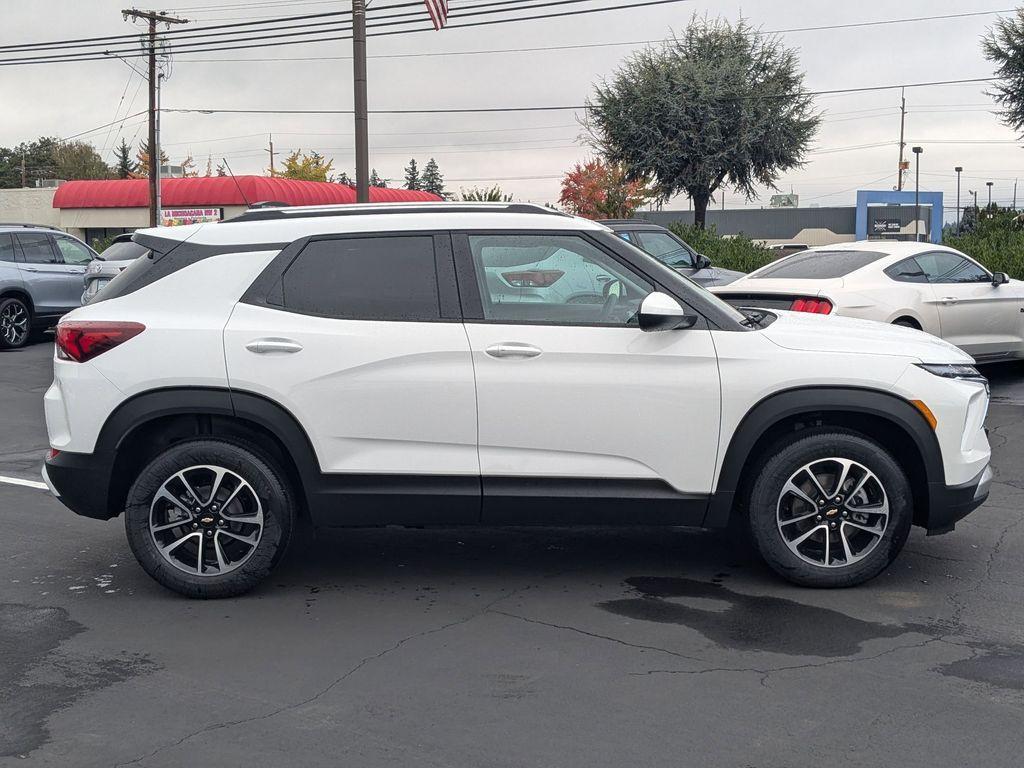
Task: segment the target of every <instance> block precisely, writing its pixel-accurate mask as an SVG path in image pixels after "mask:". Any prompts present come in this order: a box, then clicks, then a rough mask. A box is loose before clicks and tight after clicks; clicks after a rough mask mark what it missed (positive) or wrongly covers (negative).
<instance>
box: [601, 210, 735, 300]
mask: <svg viewBox="0 0 1024 768" xmlns="http://www.w3.org/2000/svg"><path fill="white" fill-rule="evenodd" d="M600 223H602V224H604V225H605V226H607V227H608V228H609V229H611V230H612V232H614V233H615V234H617V235H618V236H619V237H621V238H622V239H623V240H625V241H626V242H627V243H632V244H633V245H635V246H636V247H637V248H641V249H643V250H645V251H647V253H649V254H651V255H652V256H653V257H654V258H656V259H658V261H660V262H662V263H663V264H667V265H668V266H670V267H672V269H674V270H676V271H678V272H680V273H682V274H684V275H686V276H687V277H688V278H690V279H691V280H693V281H694V282H695V283H697V284H699V285H703V286H706V287H707V286H712V285H728V284H729V283H731V282H732V281H733V280H736V279H738V278H741V277H743V273H742V272H736V271H735V270H732V269H722V268H721V267H716V266H713V265H712V264H711V259H709V258H708V257H707V256H705V255H703V254H700V253H697V252H696V251H695V250H693V248H691V247H690V246H689V245H687V244H686V242H685V241H684V240H683V239H682V238H681V237H679V236H678V235H676V234H675V233H674V232H672V230H669V229H665V227H659V226H658V225H657V224H651V223H650V222H649V221H643V220H642V219H623V220H615V219H609V220H607V221H602V222H600Z"/></svg>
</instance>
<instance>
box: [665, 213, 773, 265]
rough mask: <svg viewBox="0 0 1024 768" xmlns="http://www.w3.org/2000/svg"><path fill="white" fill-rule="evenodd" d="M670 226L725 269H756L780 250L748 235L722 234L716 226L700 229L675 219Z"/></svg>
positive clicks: (715, 263) (769, 260)
mask: <svg viewBox="0 0 1024 768" xmlns="http://www.w3.org/2000/svg"><path fill="white" fill-rule="evenodd" d="M668 228H669V229H670V230H672V231H673V232H675V233H676V234H677V235H678V236H679V237H681V238H683V240H685V241H686V242H687V243H688V244H689V245H690V247H691V248H693V250H695V251H696V252H697V253H703V254H704V255H705V256H707V257H708V258H709V259H711V263H712V264H714V265H715V266H716V267H721V268H722V269H735V270H737V271H739V272H753V271H754V270H755V269H757V268H759V267H763V266H764V265H765V264H767V263H769V262H771V261H774V260H775V259H777V258H778V254H777V253H773V252H772V251H769V250H768V249H767V248H763V247H762V246H760V245H758V244H757V243H755V242H754V241H753V240H751V239H750V238H749V237H747V236H746V235H736V236H734V237H722V236H721V235H719V234H718V232H716V231H715V228H714V227H713V226H712V227H709V228H708V229H699V228H698V227H696V226H694V225H693V224H684V223H683V222H680V221H674V222H672V223H671V224H669V226H668Z"/></svg>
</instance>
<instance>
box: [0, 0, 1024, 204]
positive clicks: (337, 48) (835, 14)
mask: <svg viewBox="0 0 1024 768" xmlns="http://www.w3.org/2000/svg"><path fill="white" fill-rule="evenodd" d="M181 2H182V5H179V6H175V7H171V8H167V10H169V11H178V12H180V14H181V15H183V16H186V17H188V18H189V19H195V20H196V21H197V22H198V23H202V24H209V23H216V22H222V21H223V22H225V23H226V22H228V21H229V20H252V19H255V18H257V17H260V16H279V15H291V14H295V13H307V12H308V13H317V12H324V11H329V10H334V9H339V10H345V9H348V8H349V7H350V3H349V2H330V1H329V0H312V1H311V2H305V3H300V2H298V1H297V0H280V1H279V2H276V3H273V4H271V0H253V2H252V3H250V4H249V5H250V6H251V7H249V8H245V9H242V8H240V6H241V5H242V2H241V0H225V2H224V3H222V4H221V5H220V7H217V6H216V5H215V4H214V2H213V0H181ZM392 2H394V0H376V4H377V5H378V6H380V5H387V4H390V3H392ZM477 2H478V0H451V2H450V5H451V8H452V10H453V12H455V11H457V10H458V9H459V8H460V6H461V7H463V8H465V7H466V6H468V5H472V4H475V3H477ZM125 4H126V3H125V2H124V0H32V2H24V0H0V19H2V23H0V45H9V44H13V43H23V42H36V41H48V40H56V39H62V38H75V37H89V36H100V35H117V34H125V33H127V32H131V31H132V30H133V29H134V28H133V27H132V25H131V24H130V23H127V22H124V21H123V20H122V18H121V13H120V9H121V8H122V7H124V6H125ZM617 4H621V3H620V2H612V0H595V2H594V3H591V4H590V5H617ZM199 6H202V8H199ZM1008 6H1009V3H1007V2H1005V0H1004V1H1003V2H998V1H997V0H996V1H994V2H991V3H988V4H986V3H984V2H983V3H981V4H971V3H963V2H962V1H958V0H904V2H902V3H890V4H877V3H876V4H871V5H862V4H859V3H850V2H848V1H844V2H839V1H838V0H822V1H821V2H783V1H782V0H761V1H758V2H754V3H750V2H748V3H746V4H743V5H741V4H738V3H735V2H680V3H677V4H669V5H662V6H654V7H648V8H637V9H632V10H619V11H610V12H607V13H597V14H593V15H589V16H576V17H570V18H567V19H549V20H544V21H534V22H524V23H517V24H503V25H498V26H492V27H482V28H469V29H447V30H444V31H441V32H433V31H432V30H431V31H427V32H423V33H421V34H409V35H401V36H394V37H378V38H376V39H374V38H371V39H370V41H369V51H370V55H371V56H388V55H394V54H410V53H417V54H418V53H427V54H437V55H429V56H420V57H415V58H409V57H406V58H371V60H370V62H369V101H370V108H371V109H401V108H406V109H408V108H435V107H487V106H523V105H572V104H581V103H582V102H583V101H584V100H585V99H586V98H587V96H588V95H589V94H590V93H591V86H592V83H593V82H594V81H595V80H597V79H598V78H600V77H601V76H605V75H609V74H611V73H612V72H613V71H614V70H615V68H616V66H617V65H618V63H619V62H620V61H622V59H623V58H624V57H626V56H627V55H628V54H629V52H630V51H631V50H632V49H633V48H635V47H637V46H636V45H615V46H605V47H592V48H579V49H574V50H547V51H533V52H507V49H514V48H536V47H543V46H552V45H570V44H595V43H600V44H606V43H622V42H631V43H632V42H635V41H643V40H652V39H658V38H662V37H664V36H665V35H667V34H668V33H669V32H670V31H671V30H673V29H680V28H682V27H684V26H685V25H686V23H687V21H688V20H689V18H690V16H691V14H693V13H694V12H696V13H700V14H703V13H707V14H710V15H719V16H723V17H725V18H727V19H730V20H736V19H737V18H738V17H739V16H740V14H741V13H742V14H743V15H745V16H746V17H747V18H748V19H749V20H750V21H751V22H752V23H754V24H755V25H759V26H761V27H762V28H763V29H765V30H783V29H792V28H795V27H808V26H818V25H825V24H846V23H857V22H864V21H871V20H876V19H898V18H909V17H917V16H934V15H938V14H944V13H964V12H973V11H988V10H1003V9H1005V8H1007V7H1008ZM370 7H371V13H372V10H373V3H371V6H370ZM995 18H996V16H995V15H994V14H993V15H987V16H978V17H973V18H961V19H955V20H934V21H922V22H917V23H909V24H891V25H885V26H877V27H868V28H853V29H841V30H829V31H816V32H787V33H785V34H784V35H783V37H784V40H785V42H786V43H787V44H788V45H790V46H793V47H795V48H796V49H798V51H799V53H800V57H801V61H802V65H803V67H804V69H805V70H806V72H807V78H806V83H807V85H808V86H809V87H810V88H811V89H813V90H827V89H834V88H851V87H858V86H871V85H880V84H890V83H898V82H919V81H934V80H950V79H963V78H973V77H987V76H990V75H991V66H990V65H989V64H988V62H986V61H985V60H984V58H983V57H982V55H981V52H980V48H979V38H980V36H981V35H982V34H983V33H984V31H985V29H986V27H987V26H988V25H990V24H991V23H992V21H993V20H994V19H995ZM499 50H500V51H506V52H494V53H484V54H470V55H456V54H458V53H459V52H466V51H487V52H490V51H499ZM350 54H351V42H350V41H347V40H344V41H337V42H331V43H319V44H308V45H295V46H281V47H273V48H265V49H257V50H243V51H236V52H226V53H210V54H196V55H193V56H187V55H178V56H176V57H175V59H174V62H173V69H172V72H171V76H170V79H169V81H168V82H167V83H166V85H165V88H164V92H163V106H164V107H167V108H278V109H281V108H300V109H301V108H314V109H315V108H321V109H350V108H351V105H352V88H351V79H352V68H351V61H350V60H349V59H347V58H341V59H335V60H330V59H328V58H326V57H347V56H349V55H350ZM294 57H303V58H309V59H311V60H302V61H286V60H276V61H252V59H267V58H273V59H287V58H294ZM214 58H219V59H230V60H229V61H216V62H215V61H210V60H211V59H214ZM242 59H249V61H240V60H242ZM140 86H141V87H140ZM984 90H985V86H984V85H976V84H975V85H960V86H943V87H930V88H914V89H908V90H907V106H908V111H909V116H908V119H907V141H908V145H909V144H920V145H922V146H923V147H924V148H925V154H924V155H923V157H922V164H921V170H922V175H921V179H922V183H921V186H922V188H923V189H928V188H931V189H937V190H941V191H944V192H946V193H947V198H946V202H947V205H953V204H954V198H953V197H952V195H954V194H955V174H954V173H953V168H954V166H956V165H962V166H964V167H965V169H966V170H965V174H964V185H963V186H964V193H963V194H964V198H966V197H967V189H979V188H980V189H981V190H982V193H981V201H982V203H984V202H985V199H986V195H987V192H986V188H985V186H984V184H985V181H987V180H992V181H994V182H995V186H994V188H993V190H994V191H993V197H994V199H996V200H999V201H1009V200H1010V198H1012V196H1013V186H1014V179H1015V177H1016V176H1017V175H1018V174H1019V175H1020V176H1022V177H1024V157H1022V155H1021V149H1019V148H1018V146H1017V145H1016V144H1015V143H1014V138H1015V137H1014V134H1013V132H1012V131H1010V130H1009V129H1007V128H1005V127H1003V126H1002V125H1001V124H1000V123H999V121H998V119H997V118H996V117H995V116H994V115H993V114H992V111H991V110H992V106H991V100H990V99H989V97H987V96H986V95H985V93H984ZM0 94H2V96H0V103H2V105H3V108H2V109H0V145H5V146H9V145H11V144H16V143H18V142H20V141H22V140H26V139H33V138H35V137H37V136H40V135H55V136H60V137H66V136H71V135H73V134H77V133H80V132H82V131H87V130H89V129H90V128H94V127H95V126H98V125H101V124H104V123H108V122H110V121H111V120H114V119H119V118H121V117H122V116H124V115H126V114H131V113H134V112H138V111H140V110H142V109H144V108H145V105H146V93H145V87H144V84H143V83H142V80H141V78H140V77H139V76H137V75H135V74H133V73H132V72H131V70H130V69H129V68H128V66H126V65H125V64H124V63H123V62H121V61H117V60H113V61H100V62H82V63H76V64H61V65H57V64H53V65H43V66H19V67H0ZM818 105H819V107H820V109H821V110H822V111H823V112H825V123H824V125H823V126H822V129H821V131H820V132H819V134H818V137H817V140H816V151H815V152H814V153H812V154H811V155H809V156H808V158H807V159H808V162H807V165H806V167H805V168H803V169H802V170H799V171H796V172H793V173H790V174H787V175H786V176H785V177H783V178H782V179H781V180H780V181H779V186H780V187H781V188H782V191H785V192H789V191H791V190H792V191H793V192H796V193H798V194H799V195H800V198H801V205H808V204H818V205H822V206H824V205H841V204H850V203H852V202H853V200H854V190H856V189H858V188H874V189H886V188H892V187H893V185H894V184H895V180H896V161H897V152H898V150H897V147H896V141H897V138H898V133H899V110H898V105H899V92H898V91H881V92H872V93H864V94H844V95H837V96H826V97H821V98H820V99H819V101H818ZM141 120H142V118H131V119H129V120H127V121H125V122H124V124H123V126H122V125H118V126H115V127H114V128H113V129H112V130H107V129H104V130H103V131H99V132H95V133H90V134H88V135H87V136H86V137H85V138H87V139H89V140H91V141H92V142H93V143H94V144H95V145H96V146H97V148H98V149H101V150H103V154H104V156H105V157H106V158H107V159H108V160H109V159H110V150H111V149H112V148H113V146H114V145H115V144H116V143H117V142H118V140H119V137H120V135H124V136H125V137H127V139H128V140H129V141H133V142H136V143H137V142H138V140H139V139H140V138H144V136H145V127H144V125H143V124H142V122H141ZM269 133H273V134H274V142H275V147H276V149H277V151H278V162H280V160H281V158H282V157H283V155H284V154H285V153H286V152H287V151H289V150H290V149H294V148H300V147H301V148H302V149H304V150H308V149H316V150H318V151H320V152H322V153H324V154H325V155H327V156H329V157H332V158H334V161H335V168H336V169H338V170H345V171H348V172H349V173H350V174H352V173H353V171H354V161H353V153H352V118H351V116H349V115H304V116H295V115H291V116H290V115H224V114H220V115H199V114H167V115H165V116H164V118H163V145H164V148H165V151H166V152H167V153H168V154H169V155H170V156H171V160H172V162H178V161H180V160H181V159H182V158H183V157H184V156H186V155H187V154H188V153H191V154H192V155H193V156H194V158H195V160H196V163H197V165H198V166H199V167H200V169H203V168H205V165H206V159H207V157H208V156H210V155H212V157H213V160H214V163H215V164H216V163H217V162H218V161H219V159H220V158H221V157H227V159H228V162H229V163H230V164H231V167H232V169H233V170H234V172H235V173H236V174H242V173H261V172H262V171H263V169H265V168H266V167H267V163H268V155H267V153H266V152H265V151H263V149H264V148H265V147H266V146H267V134H269ZM579 133H580V129H579V126H578V124H577V120H576V116H575V115H574V114H573V113H572V112H534V113H506V114H461V115H436V116H423V115H402V116H371V117H370V146H371V165H373V166H374V167H376V168H377V169H378V171H379V172H380V174H381V175H382V176H384V177H387V178H391V179H400V178H401V175H402V168H403V166H404V165H405V164H406V162H407V161H408V159H409V157H416V158H417V159H418V160H419V161H420V163H421V165H422V163H423V162H425V161H426V160H427V159H428V158H429V157H432V156H433V157H435V158H436V159H437V161H438V163H439V164H440V166H441V170H442V172H443V173H444V175H445V177H446V179H447V180H448V187H449V189H451V190H457V189H458V188H459V187H469V186H474V185H477V184H481V185H482V184H485V183H486V181H487V180H494V181H496V182H498V183H500V184H501V186H502V187H503V188H504V189H505V190H506V191H510V192H512V193H514V195H515V197H516V199H519V200H533V201H537V202H548V201H554V200H556V199H557V196H558V178H559V177H560V175H561V174H562V173H563V172H564V171H565V170H566V169H567V168H569V167H571V165H572V164H573V163H574V162H576V161H577V160H583V159H585V158H586V157H587V155H588V153H587V150H586V149H585V148H584V147H582V146H580V143H579V141H578V135H579ZM986 141H987V142H1002V143H977V142H986ZM879 142H891V144H889V145H886V146H881V147H869V148H862V149H849V148H850V147H857V146H859V145H863V144H875V143H879ZM951 142H975V143H951ZM837 150H838V151H837ZM908 155H909V151H908ZM527 177H529V178H527ZM910 185H911V188H912V185H913V178H912V176H911V177H910ZM1021 199H1024V187H1022V189H1021ZM767 202H768V194H767V193H766V194H765V195H763V196H762V197H761V198H760V199H759V200H755V201H752V202H749V203H748V202H746V201H745V200H744V199H743V198H742V197H740V196H738V195H735V194H731V193H730V194H727V195H726V200H725V203H726V206H727V207H736V206H740V205H754V206H760V205H767ZM669 207H674V208H685V207H686V201H685V199H681V200H677V201H675V202H674V203H673V204H672V205H670V206H669Z"/></svg>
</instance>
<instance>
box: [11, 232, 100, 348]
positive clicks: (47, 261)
mask: <svg viewBox="0 0 1024 768" xmlns="http://www.w3.org/2000/svg"><path fill="white" fill-rule="evenodd" d="M95 258H96V252H95V251H94V250H93V249H92V248H90V247H89V246H87V245H86V244H85V243H83V242H82V241H81V240H78V239H77V238H74V237H72V236H71V235H68V234H65V233H64V232H61V231H60V230H58V229H53V228H50V227H39V226H35V225H32V224H0V349H10V348H13V347H22V346H24V345H25V344H27V343H28V341H29V338H31V335H32V331H33V330H39V329H42V328H48V327H50V326H51V325H54V324H55V323H56V322H57V320H59V319H60V317H61V315H63V314H65V313H66V312H70V311H71V310H72V309H74V308H75V307H77V306H79V305H80V304H81V295H82V276H83V275H84V274H85V270H86V267H87V266H88V264H89V262H90V261H92V260H93V259H95Z"/></svg>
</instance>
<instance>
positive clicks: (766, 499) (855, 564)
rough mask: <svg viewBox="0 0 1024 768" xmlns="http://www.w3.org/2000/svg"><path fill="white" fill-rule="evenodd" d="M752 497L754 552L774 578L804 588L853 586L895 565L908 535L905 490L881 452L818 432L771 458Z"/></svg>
mask: <svg viewBox="0 0 1024 768" xmlns="http://www.w3.org/2000/svg"><path fill="white" fill-rule="evenodd" d="M769 453H770V454H771V455H772V456H773V458H772V459H770V460H769V461H768V462H767V463H766V464H765V465H764V467H763V468H762V470H761V472H760V474H759V475H758V477H757V479H756V480H755V482H754V486H753V488H752V490H751V497H750V516H749V522H750V529H751V533H752V536H753V540H754V543H755V546H756V547H757V549H758V551H759V552H760V554H761V556H762V557H763V558H764V560H765V562H766V563H767V564H768V565H769V566H770V567H771V568H772V569H773V570H774V571H776V572H777V573H778V574H780V575H781V576H783V577H784V578H786V579H788V580H789V581H792V582H794V583H796V584H800V585H803V586H809V587H850V586H854V585H857V584H861V583H863V582H865V581H868V580H869V579H872V578H874V577H875V576H877V575H878V574H879V573H881V572H882V571H883V570H885V568H886V567H888V565H889V564H890V563H891V562H892V561H893V560H894V559H895V558H896V556H897V555H898V554H899V552H900V550H901V549H902V548H903V545H904V543H905V542H906V540H907V535H908V534H909V531H910V524H911V520H912V517H913V502H912V496H911V491H910V484H909V482H908V481H907V477H906V475H905V473H904V472H903V470H902V469H901V468H900V466H899V465H898V464H897V463H896V461H895V460H894V459H893V458H892V456H890V455H889V453H888V452H886V451H885V449H884V448H882V446H881V445H879V444H878V443H876V442H874V441H873V440H869V439H867V438H866V437H863V436H861V435H857V434H855V433H851V432H842V431H835V430H820V431H816V432H814V433H810V434H803V435H801V436H798V437H794V438H793V439H792V440H790V441H789V442H788V443H783V444H781V445H777V446H776V447H775V449H774V450H772V451H770V452H769Z"/></svg>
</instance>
